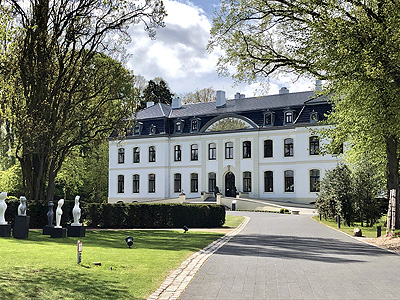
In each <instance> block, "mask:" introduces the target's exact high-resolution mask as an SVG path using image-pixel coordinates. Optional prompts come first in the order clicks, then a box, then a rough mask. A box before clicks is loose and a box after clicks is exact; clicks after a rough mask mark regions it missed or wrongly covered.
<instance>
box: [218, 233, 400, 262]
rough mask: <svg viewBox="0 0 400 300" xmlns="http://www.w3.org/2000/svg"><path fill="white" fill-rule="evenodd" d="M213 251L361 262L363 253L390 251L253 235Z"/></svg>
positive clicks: (336, 242) (335, 241)
mask: <svg viewBox="0 0 400 300" xmlns="http://www.w3.org/2000/svg"><path fill="white" fill-rule="evenodd" d="M217 254H221V255H238V256H260V257H273V258H282V259H299V260H312V261H321V262H328V263H349V262H350V263H351V262H353V263H354V262H363V261H365V260H363V258H362V257H363V256H371V255H374V256H376V255H390V254H393V253H390V252H388V251H385V250H382V249H379V248H376V247H373V246H371V245H367V244H363V243H361V242H357V241H354V242H344V241H342V240H339V239H334V238H312V237H298V236H278V235H262V234H258V235H257V234H256V235H238V236H236V237H234V238H233V239H232V240H231V241H230V242H229V243H227V244H226V245H225V246H224V247H222V248H221V249H219V250H218V252H217ZM393 255H396V254H393Z"/></svg>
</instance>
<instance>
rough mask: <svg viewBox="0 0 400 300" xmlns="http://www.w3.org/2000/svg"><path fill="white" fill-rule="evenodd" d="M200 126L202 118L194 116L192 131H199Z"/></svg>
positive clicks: (191, 122)
mask: <svg viewBox="0 0 400 300" xmlns="http://www.w3.org/2000/svg"><path fill="white" fill-rule="evenodd" d="M199 128H200V119H199V118H193V119H192V120H191V121H190V132H198V131H199Z"/></svg>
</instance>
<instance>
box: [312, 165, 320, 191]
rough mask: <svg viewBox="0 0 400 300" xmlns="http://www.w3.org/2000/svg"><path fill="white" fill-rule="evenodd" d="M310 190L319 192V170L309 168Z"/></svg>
mask: <svg viewBox="0 0 400 300" xmlns="http://www.w3.org/2000/svg"><path fill="white" fill-rule="evenodd" d="M310 192H311V193H314V192H319V170H318V169H312V170H310Z"/></svg>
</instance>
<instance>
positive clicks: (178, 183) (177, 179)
mask: <svg viewBox="0 0 400 300" xmlns="http://www.w3.org/2000/svg"><path fill="white" fill-rule="evenodd" d="M181 191H182V176H181V174H180V173H176V174H174V192H175V193H180V192H181Z"/></svg>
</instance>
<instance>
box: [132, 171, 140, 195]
mask: <svg viewBox="0 0 400 300" xmlns="http://www.w3.org/2000/svg"><path fill="white" fill-rule="evenodd" d="M132 183H133V185H132V193H139V185H140V176H139V175H138V174H134V175H133V180H132Z"/></svg>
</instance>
